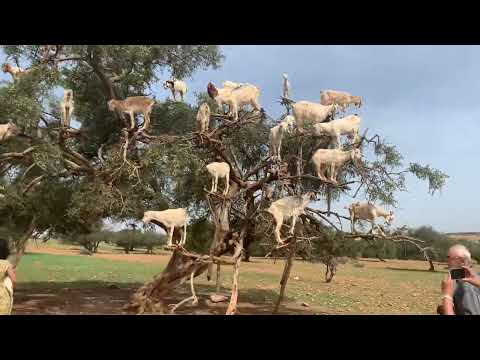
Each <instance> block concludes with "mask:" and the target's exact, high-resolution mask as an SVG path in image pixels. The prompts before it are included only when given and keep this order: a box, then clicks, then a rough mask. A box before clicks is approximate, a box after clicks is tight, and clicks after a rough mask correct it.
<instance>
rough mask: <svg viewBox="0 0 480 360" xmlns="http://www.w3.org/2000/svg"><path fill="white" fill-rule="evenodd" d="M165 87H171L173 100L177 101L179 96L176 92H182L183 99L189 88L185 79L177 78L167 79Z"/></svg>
mask: <svg viewBox="0 0 480 360" xmlns="http://www.w3.org/2000/svg"><path fill="white" fill-rule="evenodd" d="M163 88H164V89H170V91H171V92H172V96H173V101H177V97H176V96H175V94H176V93H179V94H180V98H181V99H182V101H183V97H184V96H185V95H186V94H187V90H188V88H187V84H186V83H185V81H182V80H175V79H172V80H167V81H165V83H164V84H163Z"/></svg>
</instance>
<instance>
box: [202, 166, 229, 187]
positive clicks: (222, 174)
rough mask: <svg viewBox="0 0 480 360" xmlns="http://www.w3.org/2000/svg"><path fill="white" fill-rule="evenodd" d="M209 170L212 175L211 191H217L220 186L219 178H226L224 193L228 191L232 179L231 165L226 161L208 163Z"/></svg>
mask: <svg viewBox="0 0 480 360" xmlns="http://www.w3.org/2000/svg"><path fill="white" fill-rule="evenodd" d="M207 170H208V172H209V173H210V175H211V176H212V189H211V190H210V192H216V191H217V186H218V178H225V190H224V191H223V194H224V195H226V194H227V193H228V188H229V181H230V165H228V164H227V163H226V162H212V163H210V164H208V165H207Z"/></svg>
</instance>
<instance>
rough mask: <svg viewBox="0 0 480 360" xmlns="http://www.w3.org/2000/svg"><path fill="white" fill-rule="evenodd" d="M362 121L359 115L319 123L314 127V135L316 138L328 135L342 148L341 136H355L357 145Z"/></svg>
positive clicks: (354, 139)
mask: <svg viewBox="0 0 480 360" xmlns="http://www.w3.org/2000/svg"><path fill="white" fill-rule="evenodd" d="M361 121H362V119H361V118H360V117H359V116H357V115H349V116H346V117H344V118H342V119H338V120H333V121H331V122H328V123H318V124H315V125H313V134H314V135H316V136H322V135H327V136H329V137H330V138H332V140H333V143H334V144H335V146H336V147H338V148H339V147H340V136H341V135H349V136H353V141H354V143H356V142H357V141H358V140H359V138H360V135H359V131H360V123H361Z"/></svg>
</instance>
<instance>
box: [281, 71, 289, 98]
mask: <svg viewBox="0 0 480 360" xmlns="http://www.w3.org/2000/svg"><path fill="white" fill-rule="evenodd" d="M290 90H291V88H290V81H288V75H287V74H283V91H282V96H283V97H284V98H286V99H290V96H291V92H290Z"/></svg>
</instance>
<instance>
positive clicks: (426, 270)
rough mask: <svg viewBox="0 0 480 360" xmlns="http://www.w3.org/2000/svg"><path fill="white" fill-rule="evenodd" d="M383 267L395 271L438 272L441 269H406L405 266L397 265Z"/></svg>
mask: <svg viewBox="0 0 480 360" xmlns="http://www.w3.org/2000/svg"><path fill="white" fill-rule="evenodd" d="M385 269H388V270H395V271H410V272H412V271H413V272H425V273H438V272H441V271H440V270H441V269H438V268H435V271H430V270H428V269H406V268H397V267H386V268H385Z"/></svg>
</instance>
